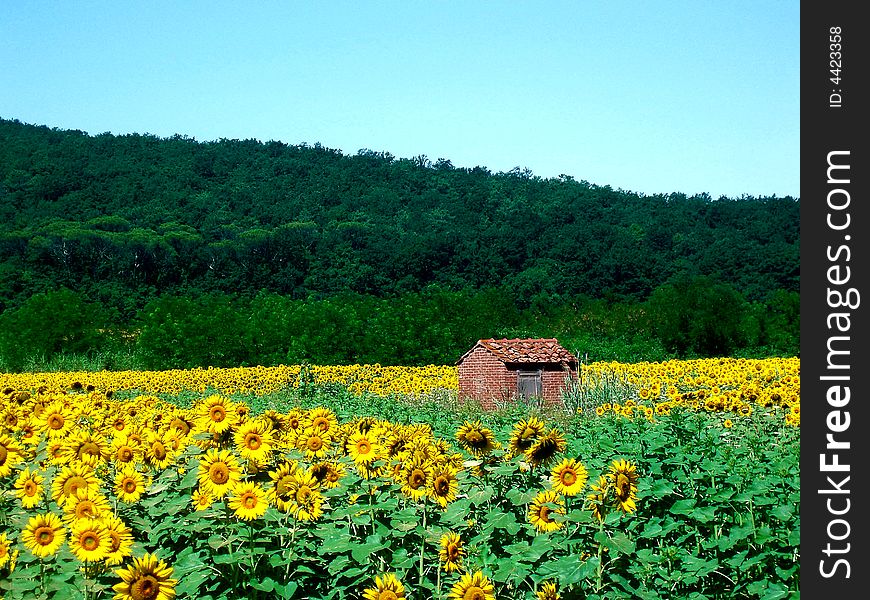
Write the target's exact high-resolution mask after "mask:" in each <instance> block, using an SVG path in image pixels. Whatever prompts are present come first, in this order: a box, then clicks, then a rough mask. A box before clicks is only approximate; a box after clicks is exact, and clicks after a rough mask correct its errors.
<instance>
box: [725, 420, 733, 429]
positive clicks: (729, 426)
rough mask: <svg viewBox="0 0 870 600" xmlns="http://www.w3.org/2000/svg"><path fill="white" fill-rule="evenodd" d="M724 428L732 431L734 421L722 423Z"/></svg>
mask: <svg viewBox="0 0 870 600" xmlns="http://www.w3.org/2000/svg"><path fill="white" fill-rule="evenodd" d="M722 426H723V427H724V428H725V429H731V428H732V427H734V421H732V420H731V419H725V421H724V422H723V423H722Z"/></svg>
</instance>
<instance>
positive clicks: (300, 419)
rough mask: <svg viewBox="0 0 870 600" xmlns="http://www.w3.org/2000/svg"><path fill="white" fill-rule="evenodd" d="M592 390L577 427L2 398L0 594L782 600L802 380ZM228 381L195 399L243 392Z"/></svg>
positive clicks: (136, 396) (615, 369) (163, 396)
mask: <svg viewBox="0 0 870 600" xmlns="http://www.w3.org/2000/svg"><path fill="white" fill-rule="evenodd" d="M320 368H321V369H323V370H322V371H318V373H320V374H321V375H323V374H326V373H334V372H336V370H335V368H333V367H320ZM587 370H589V371H591V373H590V374H596V376H592V377H584V378H583V382H584V390H583V393H587V394H588V395H589V399H591V400H593V402H591V403H589V404H588V405H585V406H584V407H583V410H579V411H574V410H570V409H569V410H567V411H566V410H564V408H570V406H569V404H570V403H569V404H566V406H565V407H544V409H541V408H535V407H531V406H528V405H522V404H516V403H515V404H512V405H510V406H507V407H505V408H504V409H503V410H501V411H499V412H494V413H484V414H481V412H480V409H479V406H476V407H475V406H472V405H468V406H466V405H463V404H458V403H456V400H455V396H453V398H452V399H444V397H441V399H437V398H436V397H435V396H430V397H428V398H426V397H423V398H421V397H418V396H411V395H403V394H390V395H381V394H378V393H373V392H372V391H367V390H362V391H359V392H357V393H353V392H351V391H350V390H349V389H347V388H345V387H343V386H341V385H334V384H332V383H329V384H327V383H325V382H322V381H321V382H319V383H318V382H317V381H315V383H314V384H312V386H311V387H309V386H307V385H306V386H303V385H299V386H297V387H286V388H284V389H280V390H277V391H274V390H273V391H271V392H269V393H266V394H264V395H253V394H245V395H239V394H233V396H232V397H229V396H226V395H223V394H220V393H214V392H213V390H207V391H199V392H197V391H194V392H185V393H179V392H178V391H177V390H174V389H170V388H167V387H165V384H166V383H167V380H174V383H180V382H184V381H186V382H187V383H188V386H189V384H190V383H191V382H196V381H199V380H200V379H201V375H202V374H201V373H200V372H199V371H194V372H184V371H177V372H172V373H164V374H161V376H162V378H152V379H150V380H149V381H150V384H156V387H150V384H144V385H142V387H141V389H142V390H143V391H144V392H146V394H141V393H137V392H134V391H130V390H129V389H128V390H126V391H121V386H118V385H116V384H117V382H115V383H116V384H113V385H112V389H115V390H117V391H116V393H114V394H112V395H111V397H109V395H108V394H104V393H102V392H100V391H98V390H93V391H87V387H88V386H89V385H90V382H91V381H93V382H97V383H100V382H102V383H105V382H106V380H105V379H104V378H105V377H107V376H108V377H115V378H116V379H118V380H120V379H124V378H129V375H127V374H123V373H118V374H105V373H102V374H99V373H92V374H79V375H82V376H84V377H85V379H82V380H81V381H79V383H78V384H77V385H74V386H73V388H74V389H71V390H67V391H59V390H58V389H57V388H51V387H48V386H46V385H45V383H46V382H47V381H52V383H53V384H54V383H58V382H60V380H59V379H58V380H51V378H48V379H46V378H45V377H44V376H43V375H44V374H32V375H6V376H3V377H5V381H4V382H3V386H4V387H5V386H7V384H8V385H10V386H16V385H17V386H19V387H18V388H17V389H16V388H15V387H5V389H4V390H3V392H2V393H0V449H2V450H3V453H2V454H0V492H4V493H2V494H0V591H2V592H3V593H4V594H6V597H8V598H30V597H49V598H51V597H59V598H60V597H62V598H69V597H86V598H93V599H97V598H109V597H112V596H113V594H115V593H116V594H118V595H116V596H115V597H118V598H121V597H123V598H124V599H129V598H138V597H141V596H137V595H135V593H133V592H134V591H135V589H132V590H131V588H135V586H136V585H137V582H140V583H141V582H143V581H147V582H148V583H149V584H150V585H151V587H152V588H154V587H157V588H159V589H160V590H161V591H163V592H165V593H166V597H171V595H174V594H177V596H178V597H179V598H188V597H190V598H213V599H215V600H217V599H220V598H239V597H245V598H263V597H267V598H310V597H318V598H335V599H343V598H359V597H364V598H371V597H377V596H376V595H375V594H373V593H369V592H368V590H372V589H375V588H380V587H381V586H386V585H394V586H395V587H393V591H394V592H397V593H396V594H394V595H395V597H396V598H403V597H407V598H445V597H457V596H456V595H455V591H456V590H457V586H458V588H459V589H462V586H463V582H466V583H465V585H466V588H465V589H466V591H467V589H468V587H467V586H468V585H469V584H468V581H467V578H477V579H476V581H478V582H479V583H480V587H481V594H480V595H476V596H475V595H473V594H472V595H471V596H472V597H479V598H485V599H486V600H493V599H494V598H498V599H503V600H508V599H510V600H520V599H523V600H533V599H534V600H559V599H564V600H569V599H571V598H589V599H601V598H645V599H649V600H654V599H658V598H697V597H701V596H703V597H705V598H716V599H725V598H743V597H746V598H767V599H769V600H774V599H781V598H786V597H798V596H799V581H800V569H799V567H800V562H799V542H800V493H799V482H800V478H799V448H800V428H799V425H800V398H799V390H800V376H799V373H798V371H799V363H798V361H797V360H795V359H789V360H782V359H771V360H759V361H746V360H712V359H711V360H703V361H686V362H680V361H675V362H672V363H669V364H636V365H626V364H596V365H590V366H589V367H588V369H587ZM231 371H232V370H227V371H226V372H215V373H212V377H211V380H212V381H214V382H215V384H216V385H224V384H227V383H230V382H232V385H234V386H239V385H243V386H244V387H246V388H248V389H253V388H255V387H256V385H255V384H256V383H257V382H259V381H261V372H260V370H258V369H249V370H247V371H246V372H245V373H244V374H241V373H234V372H231ZM339 371H340V369H339ZM413 371H415V370H414V369H407V370H406V371H403V372H399V371H397V372H396V373H395V374H396V376H397V377H398V378H404V377H406V376H407V375H408V374H409V373H410V372H413ZM371 374H372V372H369V375H371ZM69 375H70V376H71V377H75V376H76V375H74V374H69ZM155 375H156V374H155ZM3 377H0V379H3ZM88 378H90V379H88ZM139 381H140V384H142V382H143V380H141V379H140V380H139ZM83 384H86V385H85V387H83ZM245 384H247V385H245ZM602 385H603V386H604V387H605V388H608V389H606V390H605V389H602ZM193 387H196V385H194V386H193ZM185 388H186V389H188V390H189V389H190V387H187V386H185ZM149 392H150V393H149ZM154 394H158V395H159V396H160V397H159V398H158V396H157V395H154ZM611 394H615V395H613V396H612V397H613V398H616V399H618V400H619V402H620V404H619V405H616V404H613V403H612V402H610V401H606V400H607V399H608V397H609V396H610V395H611ZM602 401H605V402H603V403H602ZM575 408H577V405H575ZM313 441H314V442H316V443H312V442H313ZM97 542H99V543H97ZM153 556H156V558H149V557H153ZM391 575H394V576H395V580H393V579H391V578H390V577H389V576H391ZM451 591H452V592H454V595H449V592H451ZM484 591H485V593H484ZM385 596H386V597H392V596H389V595H386V594H385ZM462 596H463V594H461V593H460V594H458V597H462Z"/></svg>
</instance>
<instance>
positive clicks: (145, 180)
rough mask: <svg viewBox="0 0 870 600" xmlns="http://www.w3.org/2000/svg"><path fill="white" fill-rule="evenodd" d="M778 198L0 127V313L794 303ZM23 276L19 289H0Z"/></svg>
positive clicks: (787, 222)
mask: <svg viewBox="0 0 870 600" xmlns="http://www.w3.org/2000/svg"><path fill="white" fill-rule="evenodd" d="M799 209H800V203H799V201H798V200H795V199H792V198H749V197H745V198H739V199H729V198H720V199H718V200H712V199H710V198H708V197H698V196H696V197H691V198H687V197H685V196H684V195H682V194H680V193H674V194H671V195H668V196H661V195H658V196H641V195H638V194H634V193H630V192H625V191H622V190H614V189H612V188H610V187H607V186H605V187H600V186H596V185H591V184H589V183H587V182H585V181H575V180H574V179H571V178H569V177H563V178H560V179H541V178H538V177H535V176H533V175H532V174H530V173H528V172H520V171H513V172H510V173H491V172H489V171H488V170H486V169H485V168H475V169H457V168H454V167H452V165H451V164H450V163H449V161H447V160H439V161H436V162H434V163H432V162H431V161H429V160H428V159H426V158H425V157H417V158H415V159H396V158H394V157H392V156H390V155H388V154H384V153H374V152H367V151H360V152H359V153H358V154H357V155H354V156H346V155H342V154H341V153H340V152H338V151H335V150H330V149H328V148H324V147H321V146H318V145H315V146H304V145H303V146H289V145H286V144H282V143H279V142H268V143H261V142H258V141H254V140H247V141H239V140H221V141H218V142H197V141H195V140H192V139H189V138H185V137H180V136H176V137H173V138H170V139H160V138H157V137H154V136H149V135H124V136H114V135H109V134H104V135H97V136H89V135H86V134H84V133H82V132H80V131H60V130H56V129H49V128H47V127H39V126H31V125H24V124H21V123H19V122H17V121H6V120H0V215H2V220H3V222H4V223H6V227H5V228H4V231H3V233H2V238H0V262H2V264H3V265H4V267H3V268H4V278H3V284H2V286H0V299H2V301H4V302H6V303H10V302H11V303H12V304H15V303H17V299H20V297H21V295H22V294H24V295H26V294H28V293H32V291H34V290H42V289H50V288H53V287H54V286H56V285H57V284H63V285H66V286H69V287H71V288H75V289H87V287H88V286H91V285H96V284H97V283H99V284H100V285H106V284H107V283H109V282H111V283H112V284H114V285H118V286H121V287H125V288H134V289H136V290H138V293H139V294H140V295H143V294H144V296H146V297H147V296H152V295H154V294H159V293H163V292H186V291H191V290H225V289H233V290H236V291H237V292H239V293H243V294H244V293H249V292H250V293H253V292H256V291H258V290H260V289H267V290H273V291H276V292H280V293H284V294H292V295H293V296H295V297H300V298H301V297H306V296H308V295H309V294H311V293H333V292H338V291H345V290H353V291H356V292H361V293H367V294H375V295H379V296H381V295H388V294H392V293H397V292H405V291H416V290H420V289H422V288H424V287H425V286H426V285H429V284H432V283H437V284H440V285H442V286H445V287H447V288H450V289H464V288H472V289H478V288H482V287H486V286H494V285H504V286H506V287H507V288H508V289H510V290H511V291H512V292H513V293H514V294H515V295H516V296H517V297H518V298H519V299H520V300H521V301H528V300H530V299H531V298H532V297H533V296H535V295H536V294H544V295H560V296H571V295H577V294H583V295H586V296H589V297H592V298H602V297H613V298H621V299H625V298H632V299H637V300H642V299H645V298H646V297H648V295H649V294H650V293H651V292H652V290H654V289H655V288H656V287H658V286H660V285H661V284H663V283H664V282H665V281H667V280H668V278H669V277H671V276H672V275H674V274H676V273H679V272H682V271H689V272H692V273H696V274H701V275H710V276H713V277H715V278H717V279H719V280H722V281H725V282H728V283H730V284H731V285H733V286H734V287H735V288H736V289H737V290H738V291H740V292H741V293H742V294H744V295H745V296H746V297H747V298H748V299H751V300H760V299H764V298H765V297H766V296H767V295H768V294H769V293H770V292H772V291H773V290H776V289H786V290H791V291H797V289H798V274H799V244H798V240H799ZM10 272H11V273H17V274H21V273H24V274H26V276H25V278H24V279H25V281H26V285H24V284H23V282H22V283H19V285H17V286H16V285H15V283H14V282H12V281H9V273H10Z"/></svg>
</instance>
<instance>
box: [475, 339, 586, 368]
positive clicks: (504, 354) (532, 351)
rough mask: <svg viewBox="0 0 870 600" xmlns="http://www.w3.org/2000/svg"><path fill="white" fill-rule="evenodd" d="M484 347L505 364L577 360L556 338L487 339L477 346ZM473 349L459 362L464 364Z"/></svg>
mask: <svg viewBox="0 0 870 600" xmlns="http://www.w3.org/2000/svg"><path fill="white" fill-rule="evenodd" d="M477 346H483V347H484V348H486V349H487V350H488V351H490V352H491V353H492V354H493V355H495V357H496V358H498V359H499V360H500V361H502V362H505V363H569V362H572V363H576V362H578V360H577V358H576V357H575V356H574V355H573V354H571V353H570V352H568V351H567V350H566V349H565V348H564V347H562V346H561V345H560V344H559V342H558V341H557V340H556V339H555V338H537V339H528V338H526V339H521V338H514V339H510V340H509V339H504V338H503V339H500V340H496V339H492V338H490V339H486V340H479V341H478V342H477V344H475V346H474V348H476V347H477ZM474 348H472V349H471V350H469V351H468V352H466V353H465V354H464V355H463V356H462V358H460V359H459V361H458V362H462V361H463V360H464V359H465V357H466V356H468V354H470V353H471V351H472V350H474Z"/></svg>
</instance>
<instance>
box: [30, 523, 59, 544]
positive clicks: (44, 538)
mask: <svg viewBox="0 0 870 600" xmlns="http://www.w3.org/2000/svg"><path fill="white" fill-rule="evenodd" d="M33 537H34V538H35V539H36V543H37V544H39V545H40V546H48V545H49V544H50V543H51V542H52V541H54V529H52V528H51V527H45V526H43V527H39V528H37V530H36V531H35V532H34V533H33Z"/></svg>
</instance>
